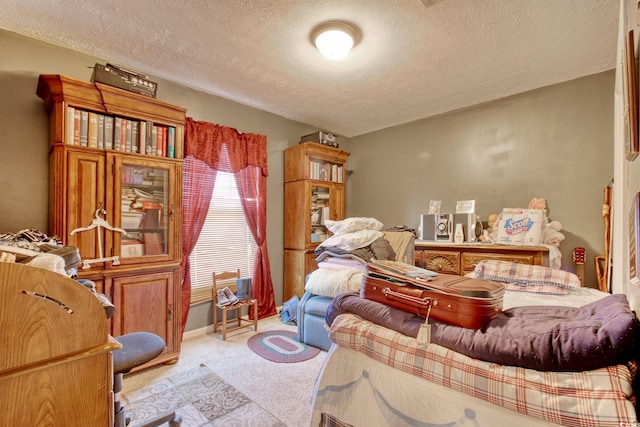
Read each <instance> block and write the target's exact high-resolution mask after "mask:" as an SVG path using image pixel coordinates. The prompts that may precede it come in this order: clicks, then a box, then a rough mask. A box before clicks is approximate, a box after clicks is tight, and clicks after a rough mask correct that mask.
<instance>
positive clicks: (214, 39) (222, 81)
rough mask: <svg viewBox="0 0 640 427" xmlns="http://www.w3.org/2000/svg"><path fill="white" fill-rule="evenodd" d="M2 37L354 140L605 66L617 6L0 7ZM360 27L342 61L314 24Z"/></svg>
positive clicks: (29, 2) (224, 3)
mask: <svg viewBox="0 0 640 427" xmlns="http://www.w3.org/2000/svg"><path fill="white" fill-rule="evenodd" d="M0 11H1V12H0V28H4V29H6V30H9V31H12V32H15V33H18V34H22V35H25V36H28V37H32V38H35V39H39V40H42V41H46V42H49V43H52V44H55V45H59V46H63V47H68V48H71V49H74V50H76V51H80V52H84V53H87V54H90V55H92V56H96V57H98V58H104V60H105V62H110V63H114V64H120V65H123V66H126V67H127V68H130V69H134V70H138V71H140V72H143V73H145V74H148V75H150V76H152V77H154V76H155V77H161V78H163V79H167V80H171V81H174V82H177V83H180V84H183V85H185V86H188V87H191V88H195V89H198V90H201V91H203V92H206V93H210V94H214V95H218V96H221V97H224V98H227V99H231V100H234V101H237V102H239V103H241V104H245V105H249V106H252V107H256V108H259V109H262V110H266V111H270V112H272V113H275V114H278V115H280V116H283V117H286V118H289V119H292V120H297V121H300V122H303V123H307V124H309V125H313V126H316V127H318V128H321V129H325V130H328V131H330V132H334V133H336V134H338V135H345V136H349V137H352V136H357V135H361V134H364V133H367V132H371V131H375V130H379V129H383V128H386V127H390V126H395V125H400V124H403V123H408V122H411V121H415V120H418V119H421V118H424V117H429V116H433V115H437V114H441V113H445V112H448V111H453V110H457V109H460V108H464V107H468V106H470V105H474V104H478V103H482V102H486V101H490V100H494V99H498V98H502V97H505V96H508V95H512V94H515V93H519V92H523V91H527V90H531V89H535V88H538V87H542V86H547V85H550V84H554V83H558V82H561V81H566V80H571V79H575V78H578V77H582V76H585V75H589V74H594V73H598V72H602V71H605V70H609V69H612V68H614V66H615V60H616V39H617V27H618V0H272V1H266V0H183V1H180V2H178V1H158V0H135V1H133V0H129V1H123V0H100V1H86V0H0ZM329 20H344V21H348V22H351V23H353V24H355V25H357V26H358V27H359V28H360V31H361V33H362V39H361V41H360V43H359V44H358V45H357V46H356V47H355V48H354V50H353V51H352V53H351V54H350V55H349V56H348V57H347V58H346V59H344V60H342V61H330V60H327V59H325V58H324V57H322V56H321V55H320V53H319V52H318V51H317V50H316V49H315V48H314V47H313V46H312V45H311V42H310V40H309V35H310V32H311V30H312V29H313V28H314V27H315V26H316V25H318V24H320V23H322V22H324V21H329Z"/></svg>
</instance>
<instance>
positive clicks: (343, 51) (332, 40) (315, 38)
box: [311, 21, 360, 60]
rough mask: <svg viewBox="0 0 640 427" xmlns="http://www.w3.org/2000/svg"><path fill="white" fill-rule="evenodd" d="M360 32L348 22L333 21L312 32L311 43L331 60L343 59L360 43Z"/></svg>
mask: <svg viewBox="0 0 640 427" xmlns="http://www.w3.org/2000/svg"><path fill="white" fill-rule="evenodd" d="M359 39H360V32H359V31H358V29H357V28H356V27H354V26H353V25H351V24H347V23H346V22H340V21H331V22H325V23H324V24H320V25H318V26H317V27H316V28H314V30H313V31H312V32H311V42H312V43H313V44H314V45H315V47H317V48H318V50H319V51H320V52H321V53H322V54H323V55H324V56H326V57H327V58H329V59H334V60H335V59H342V58H344V57H345V56H346V55H347V53H349V51H350V50H351V48H352V47H354V46H355V45H356V44H358V42H359V41H360V40H359Z"/></svg>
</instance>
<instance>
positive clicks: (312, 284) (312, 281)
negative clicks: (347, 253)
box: [304, 268, 363, 298]
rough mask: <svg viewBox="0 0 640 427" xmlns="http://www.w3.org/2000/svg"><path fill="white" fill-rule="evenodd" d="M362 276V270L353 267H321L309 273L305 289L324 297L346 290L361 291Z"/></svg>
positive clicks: (333, 295) (334, 295)
mask: <svg viewBox="0 0 640 427" xmlns="http://www.w3.org/2000/svg"><path fill="white" fill-rule="evenodd" d="M362 276H363V273H362V271H359V270H355V269H351V268H349V269H343V270H329V269H327V268H319V269H317V270H314V271H312V272H311V274H309V278H308V279H307V284H306V285H305V286H304V290H305V291H308V292H311V293H312V294H316V295H321V296H323V297H329V298H335V297H336V296H337V295H340V294H342V293H345V292H358V291H360V287H361V285H362Z"/></svg>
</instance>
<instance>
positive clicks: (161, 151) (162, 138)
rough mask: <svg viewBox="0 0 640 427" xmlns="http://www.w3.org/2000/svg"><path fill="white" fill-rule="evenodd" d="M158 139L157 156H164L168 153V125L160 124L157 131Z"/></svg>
mask: <svg viewBox="0 0 640 427" xmlns="http://www.w3.org/2000/svg"><path fill="white" fill-rule="evenodd" d="M157 137H158V141H157V145H156V156H158V157H164V156H165V154H166V153H167V149H166V146H167V127H166V126H158V133H157Z"/></svg>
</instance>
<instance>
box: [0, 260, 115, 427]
mask: <svg viewBox="0 0 640 427" xmlns="http://www.w3.org/2000/svg"><path fill="white" fill-rule="evenodd" d="M0 304H1V310H0V325H2V327H3V334H0V396H2V411H0V425H2V426H100V427H108V426H113V422H114V416H113V415H114V396H113V363H112V355H111V352H112V351H113V350H115V349H117V348H120V344H118V343H117V342H116V341H115V340H113V339H111V338H109V336H108V329H107V318H106V316H105V312H104V309H103V308H102V306H101V304H100V303H99V302H98V300H97V299H96V298H95V297H94V296H93V294H91V293H90V292H87V290H86V289H84V287H83V286H81V285H79V284H78V283H77V282H76V281H74V280H71V279H69V278H68V277H65V276H63V275H61V274H58V273H55V272H53V271H49V270H47V269H44V268H35V267H30V266H27V265H23V264H20V263H6V262H3V263H0Z"/></svg>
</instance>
